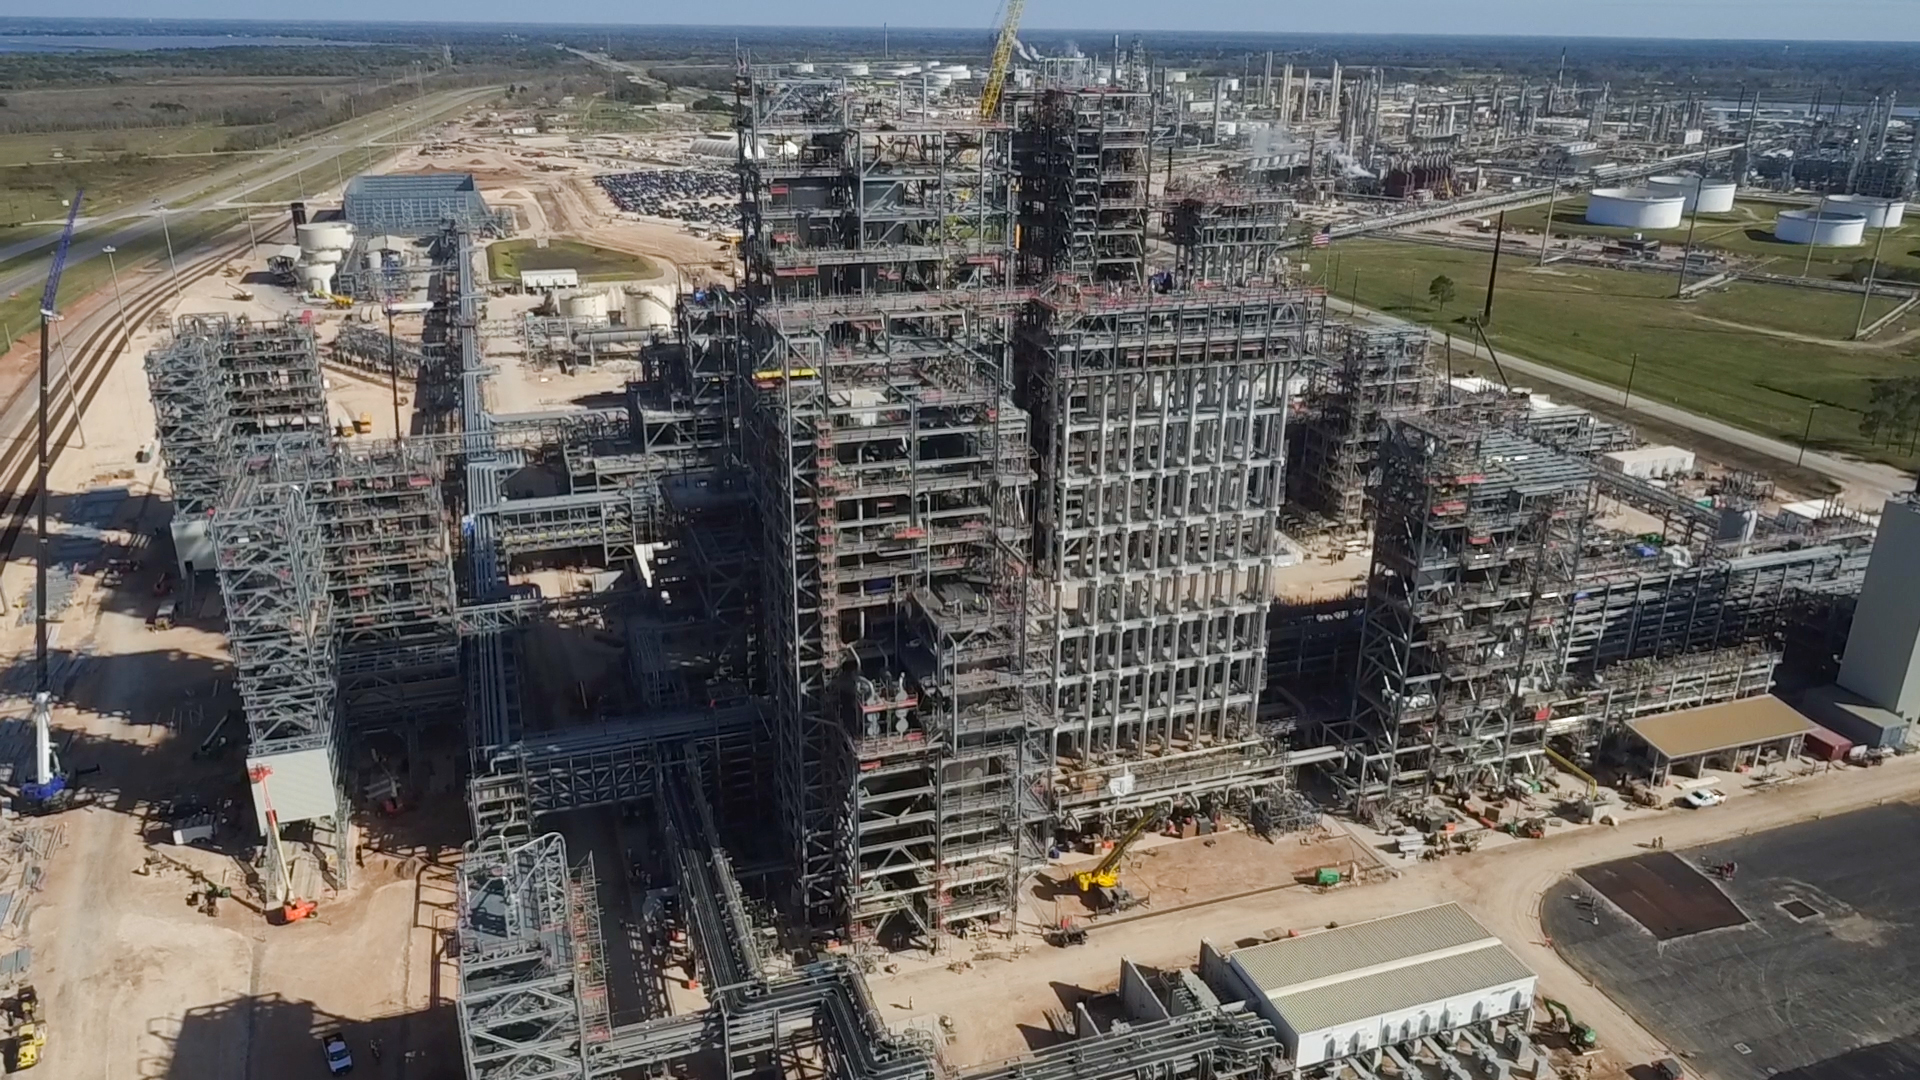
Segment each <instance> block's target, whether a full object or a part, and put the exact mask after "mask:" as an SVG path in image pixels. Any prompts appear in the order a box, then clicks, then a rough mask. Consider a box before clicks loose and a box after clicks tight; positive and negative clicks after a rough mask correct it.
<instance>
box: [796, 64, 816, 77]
mask: <svg viewBox="0 0 1920 1080" xmlns="http://www.w3.org/2000/svg"><path fill="white" fill-rule="evenodd" d="M793 73H794V74H795V75H811V74H813V65H812V64H810V63H808V62H807V61H805V60H802V61H800V62H799V63H797V64H795V65H793Z"/></svg>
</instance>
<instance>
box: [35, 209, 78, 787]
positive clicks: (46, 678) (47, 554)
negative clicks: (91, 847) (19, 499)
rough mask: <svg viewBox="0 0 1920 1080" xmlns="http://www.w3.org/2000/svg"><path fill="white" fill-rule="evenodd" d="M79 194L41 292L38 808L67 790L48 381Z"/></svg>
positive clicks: (37, 533)
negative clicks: (53, 608) (54, 616)
mask: <svg viewBox="0 0 1920 1080" xmlns="http://www.w3.org/2000/svg"><path fill="white" fill-rule="evenodd" d="M84 194H85V192H84V191H76V192H74V193H73V202H72V203H70V204H69V205H68V207H67V228H66V231H65V232H63V233H61V234H60V246H59V247H57V248H55V249H54V252H53V263H52V265H50V266H49V267H48V268H47V288H46V291H45V292H43V293H41V294H40V404H39V413H40V420H39V460H38V466H39V469H38V472H37V473H36V474H35V476H34V491H35V492H36V493H37V494H38V500H37V501H38V503H39V518H38V525H37V527H36V529H35V532H34V560H33V564H34V566H33V572H34V581H33V663H34V668H33V779H32V780H31V781H30V782H28V783H26V784H22V785H21V788H20V794H21V795H22V796H24V797H25V801H26V802H27V803H28V804H30V805H32V806H34V807H36V808H44V809H51V808H53V807H54V806H56V805H57V804H58V803H59V802H60V799H61V795H62V794H63V793H64V792H65V791H66V788H67V778H66V775H65V774H64V773H63V772H62V771H61V770H60V762H59V759H58V758H57V757H56V756H55V754H54V752H53V679H52V673H51V671H50V670H49V668H48V659H49V658H48V656H47V564H48V563H49V562H51V561H52V550H53V547H52V541H51V539H50V538H49V537H48V535H47V470H48V467H49V465H50V462H49V461H48V459H47V399H48V396H49V395H48V393H47V383H48V371H49V370H50V369H51V367H52V355H53V324H54V323H55V322H56V321H58V320H59V318H60V313H59V308H58V307H57V306H56V305H57V303H58V301H59V297H60V275H61V274H62V273H63V272H64V271H65V270H66V268H67V251H68V249H70V248H71V247H72V246H73V226H74V222H76V221H77V220H79V218H80V197H81V196H82V195H84Z"/></svg>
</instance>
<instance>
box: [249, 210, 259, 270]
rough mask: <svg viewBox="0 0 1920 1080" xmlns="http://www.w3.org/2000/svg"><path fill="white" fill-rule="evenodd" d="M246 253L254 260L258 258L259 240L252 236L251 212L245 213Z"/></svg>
mask: <svg viewBox="0 0 1920 1080" xmlns="http://www.w3.org/2000/svg"><path fill="white" fill-rule="evenodd" d="M247 251H248V253H249V254H251V255H252V256H253V257H254V258H256V259H257V258H259V257H260V240H259V238H258V237H256V236H254V235H253V211H252V210H248V211H247Z"/></svg>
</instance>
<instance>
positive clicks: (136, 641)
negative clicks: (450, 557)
mask: <svg viewBox="0 0 1920 1080" xmlns="http://www.w3.org/2000/svg"><path fill="white" fill-rule="evenodd" d="M226 292H227V288H226V285H225V283H224V281H223V280H222V279H213V280H211V281H209V282H206V283H204V284H202V285H201V286H197V287H195V288H193V289H191V290H189V298H188V300H187V302H186V303H187V306H188V308H189V309H190V310H196V311H198V310H210V309H213V308H215V307H218V306H220V304H221V303H222V301H221V299H220V298H221V296H222V295H223V294H225V293H226ZM83 329H85V325H84V321H81V325H79V326H76V327H75V328H74V329H73V330H70V333H75V334H76V335H77V334H78V333H79V332H80V331H81V330H83ZM151 340H152V335H151V334H150V333H143V334H142V335H140V337H139V338H138V339H136V341H135V343H134V346H133V348H132V349H131V350H129V351H128V352H127V353H126V354H123V356H122V359H121V361H120V363H118V364H117V365H116V366H115V368H114V370H113V372H112V373H111V374H110V375H109V376H108V381H107V383H106V384H105V385H103V387H102V389H101V392H100V393H99V394H98V395H97V396H96V397H95V399H94V402H93V405H92V408H91V410H90V411H89V414H88V416H87V420H86V424H85V428H84V430H85V437H84V440H83V439H81V438H80V437H76V438H75V439H74V440H73V441H72V442H71V443H70V444H69V445H68V446H67V447H66V448H65V449H64V450H63V452H62V455H61V457H60V458H59V460H58V461H57V463H56V465H55V468H54V470H53V476H52V489H53V491H54V492H55V496H54V499H53V503H52V505H53V509H54V513H55V516H56V517H59V516H62V514H61V511H62V510H63V509H64V508H67V507H70V506H73V505H75V504H76V497H77V496H79V495H82V494H85V493H92V494H91V496H90V498H91V499H98V500H104V501H105V503H106V504H107V505H111V506H113V507H115V508H116V509H115V510H114V512H113V513H112V515H111V518H110V520H108V521H107V522H106V524H105V526H104V528H103V529H102V535H103V538H104V539H105V540H106V541H107V542H108V544H110V545H111V544H124V543H126V542H127V541H129V540H130V539H131V538H132V537H134V536H135V535H137V534H138V533H140V532H142V531H145V530H150V529H152V528H153V527H155V526H158V525H160V524H162V523H164V522H165V520H166V519H167V516H168V510H167V506H166V499H167V493H166V487H165V484H164V481H163V479H162V477H161V475H160V469H159V465H158V464H157V462H148V463H139V462H137V461H136V460H135V451H136V450H137V449H138V448H139V447H141V446H143V445H145V444H148V443H151V442H152V440H153V438H154V434H153V416H152V411H151V409H150V408H149V407H148V405H147V394H146V387H145V378H144V375H143V374H142V371H141V365H140V357H141V356H143V355H144V353H145V350H146V348H147V346H148V344H149V343H150V342H151ZM336 381H337V377H336ZM375 412H376V416H377V415H378V410H375ZM388 415H389V417H390V416H391V411H390V409H389V410H388ZM388 426H389V427H390V426H391V420H390V419H389V421H388ZM69 528H70V526H69V525H67V524H66V523H61V524H57V525H56V529H59V530H62V531H66V530H68V529H69ZM25 543H26V544H28V545H31V543H32V538H31V534H30V532H29V534H28V536H27V537H26V538H25ZM161 562H162V560H158V559H151V558H150V559H149V560H148V565H147V567H146V568H145V569H144V570H142V571H141V572H139V573H137V574H135V575H133V576H132V577H130V578H129V579H128V580H126V582H125V583H124V584H122V585H121V586H119V587H117V588H112V589H108V588H104V587H103V586H102V584H101V582H100V578H99V576H98V574H97V572H96V573H85V574H82V575H81V577H80V578H79V580H78V582H77V585H76V590H75V593H74V599H73V602H72V605H71V606H70V607H69V608H68V609H67V611H66V612H65V613H64V615H63V617H62V620H61V622H60V623H59V624H58V626H57V627H56V630H57V639H56V641H55V650H56V654H55V655H56V657H62V656H63V655H64V657H65V659H63V660H62V661H61V662H62V663H63V664H65V667H64V668H63V669H62V670H64V671H65V672H66V674H65V675H64V676H62V677H61V678H60V679H59V680H58V681H57V682H56V690H58V691H59V702H58V704H57V707H56V710H55V723H56V725H57V727H58V729H59V731H60V732H61V733H62V736H63V738H69V739H70V740H71V745H70V748H69V751H68V754H67V765H68V767H69V768H75V769H89V768H95V767H97V769H98V772H96V773H93V774H91V775H89V776H87V777H86V778H85V780H84V781H83V782H84V784H85V785H86V787H85V789H84V792H83V794H84V796H85V798H86V800H87V801H86V803H85V805H83V806H80V807H77V808H75V809H71V810H69V811H67V812H65V813H63V814H61V815H60V816H59V817H58V818H56V819H53V820H55V821H57V822H59V823H60V825H61V826H62V832H63V835H64V840H65V844H64V847H63V848H61V849H60V850H59V851H57V852H56V853H55V855H54V857H53V859H52V862H51V865H50V867H49V870H48V873H47V876H46V878H45V879H44V882H43V884H42V887H41V890H40V892H39V894H38V895H37V896H36V897H33V898H32V900H31V902H32V904H33V916H32V919H31V922H30V925H29V927H28V932H27V935H26V941H27V943H28V944H30V945H31V946H32V947H33V950H34V956H33V963H32V967H31V970H30V971H29V972H28V974H27V980H28V981H30V982H32V983H33V984H34V985H35V986H36V987H37V988H38V990H39V992H40V995H41V998H42V1000H43V1001H44V1002H45V1010H46V1014H47V1016H48V1031H49V1040H48V1044H47V1046H46V1048H45V1051H44V1056H43V1057H42V1059H41V1064H40V1067H39V1073H40V1074H42V1075H45V1076H48V1077H51V1078H55V1080H58V1078H61V1077H76V1078H78V1077H152V1078H160V1077H169V1078H171V1077H182V1078H184V1077H195V1078H200V1077H206V1078H215V1077H219V1078H225V1077H236V1078H237V1077H242V1076H301V1075H324V1073H323V1072H321V1070H322V1069H324V1064H323V1063H322V1061H321V1059H320V1051H319V1047H318V1042H317V1036H318V1035H319V1034H320V1033H322V1032H325V1031H329V1030H334V1029H339V1030H342V1031H344V1032H345V1033H346V1035H347V1038H348V1040H349V1043H350V1044H351V1045H352V1047H353V1048H354V1051H355V1054H356V1057H357V1058H358V1060H359V1069H358V1073H359V1074H360V1075H371V1076H376V1077H378V1076H393V1077H397V1076H400V1075H402V1073H403V1072H405V1073H406V1075H409V1076H414V1077H419V1076H430V1075H441V1074H443V1073H445V1074H446V1075H453V1073H451V1072H446V1071H445V1069H443V1068H442V1066H443V1065H444V1064H445V1063H456V1064H454V1065H453V1066H451V1067H452V1068H457V1062H458V1060H459V1057H458V1055H459V1043H458V1037H457V1029H456V1026H455V1024H454V1022H453V1019H452V1011H451V1005H450V1002H451V994H452V988H453V985H454V983H453V978H452V974H451V969H450V968H449V967H448V966H447V962H446V960H445V958H444V957H443V956H442V955H441V943H442V941H443V940H444V938H443V935H442V931H443V930H444V929H446V928H447V927H449V926H450V925H451V920H452V914H451V899H452V893H451V888H450V875H451V871H452V863H451V860H452V859H453V858H455V857H457V847H453V846H449V844H448V842H447V841H446V840H445V839H444V838H443V837H444V835H446V834H448V833H449V832H450V834H451V835H453V836H454V837H455V842H457V826H458V822H459V820H460V819H459V815H458V804H457V800H452V799H449V800H448V801H449V803H450V805H451V806H452V809H453V811H454V813H453V815H452V818H451V820H452V822H453V824H454V826H455V829H454V830H451V831H448V830H441V832H438V833H436V834H435V835H434V836H433V837H431V838H429V839H427V840H424V841H416V840H414V839H413V838H411V837H410V836H409V835H407V834H408V832H409V831H411V830H413V829H414V828H415V827H416V826H419V827H424V826H426V825H427V824H429V818H428V817H427V816H426V815H425V812H420V813H421V815H422V816H420V817H419V818H417V819H414V820H411V821H409V820H408V819H402V820H401V821H400V822H396V823H391V824H383V825H381V827H380V828H379V830H378V833H377V834H376V835H374V836H372V837H371V838H370V840H369V843H368V845H367V846H365V847H363V850H362V853H361V858H362V859H363V860H364V863H363V865H362V867H361V868H360V869H359V870H358V872H357V877H356V880H355V881H354V882H353V884H352V885H351V887H349V888H347V889H344V890H339V891H331V890H330V891H327V892H324V893H321V894H318V895H316V897H315V899H317V900H318V901H319V903H320V912H319V915H318V916H317V917H316V918H315V919H313V920H310V921H307V922H304V923H300V924H296V925H294V926H288V927H276V926H269V925H268V924H267V922H266V920H265V918H264V917H263V916H262V914H261V913H260V911H259V910H258V908H257V898H256V897H255V895H254V893H253V891H252V889H250V888H249V887H248V869H247V864H246V861H245V854H246V852H245V850H244V845H245V844H246V843H247V841H246V840H244V839H242V837H243V836H244V834H245V832H246V831H248V830H244V829H233V830H229V831H228V833H227V834H226V835H225V836H224V837H223V838H222V846H221V847H220V848H219V849H217V850H201V849H197V848H176V847H174V846H172V845H171V844H166V843H157V842H155V841H154V839H152V838H150V836H149V833H150V832H151V831H152V830H153V829H154V824H153V823H152V822H151V820H150V815H152V814H153V813H154V811H155V810H156V809H157V808H158V807H159V806H160V804H162V803H165V802H167V801H168V800H172V799H176V798H179V797H182V796H185V795H189V794H191V795H193V796H195V797H198V798H207V797H209V796H211V795H214V794H216V793H220V792H225V793H227V794H229V795H231V796H232V797H234V798H236V799H237V800H240V803H239V805H242V806H244V805H245V802H244V800H245V798H246V794H245V778H244V774H243V771H242V767H241V762H240V760H239V759H238V758H236V757H232V756H229V757H227V758H226V759H225V760H221V761H211V762H210V761H199V760H195V759H194V757H193V750H194V748H195V747H196V746H197V745H198V744H199V743H200V741H201V739H202V738H204V737H205V736H206V735H207V734H208V733H209V731H210V730H211V729H212V727H213V725H214V723H215V722H216V721H217V719H218V718H219V717H220V716H222V715H223V713H224V711H225V709H226V708H227V707H228V706H229V705H230V704H231V701H232V699H231V691H230V689H229V687H230V679H229V677H228V675H227V661H226V656H225V647H224V642H223V638H222V636H221V634H220V630H219V622H218V619H217V618H213V619H205V618H203V617H201V616H200V614H199V612H200V611H201V610H202V608H201V605H199V604H194V605H191V606H186V607H183V609H182V610H183V612H184V614H183V615H182V618H181V622H180V624H179V625H176V626H175V627H174V628H173V629H170V630H164V631H153V630H149V629H148V628H147V626H146V619H147V618H148V616H149V615H150V614H151V613H152V611H153V609H154V608H155V607H156V606H157V605H158V604H159V603H160V600H161V598H160V597H159V596H158V595H156V593H155V589H154V586H155V584H156V582H157V580H158V578H159V577H160V575H161V573H162V572H163V571H164V570H165V567H164V566H162V565H161ZM93 569H94V570H95V571H97V570H98V567H94V568H93ZM32 574H33V570H32V566H31V563H30V562H29V561H27V560H25V559H20V560H16V561H12V562H10V563H9V564H8V566H7V568H6V570H5V572H4V575H0V593H4V595H5V596H7V597H8V598H9V600H13V599H15V598H18V597H21V596H23V595H25V594H26V592H27V589H28V587H29V583H30V581H31V578H32ZM177 595H178V594H176V596H177ZM32 640H33V631H32V627H31V625H27V626H21V625H19V624H18V622H17V620H16V619H14V618H7V619H5V620H4V621H0V653H6V654H9V655H11V656H13V657H15V658H16V662H21V661H24V660H25V659H26V658H29V657H30V656H31V651H32ZM8 685H10V686H13V685H17V681H10V682H9V684H8ZM5 708H6V711H7V713H8V714H9V715H15V716H18V715H23V714H24V713H25V711H26V705H25V702H24V701H23V700H22V699H20V698H19V697H18V696H15V697H14V698H12V699H10V700H9V701H8V702H7V704H6V706H5ZM436 815H437V816H434V817H433V818H432V822H431V823H432V824H434V825H435V826H444V824H445V823H446V821H447V820H448V818H447V815H446V813H445V808H440V809H439V810H438V811H436ZM156 857H158V858H156ZM196 875H198V877H196ZM201 880H204V881H209V882H212V883H215V884H218V885H224V886H227V887H229V888H231V889H232V890H233V898H232V899H231V900H227V901H223V902H221V903H220V904H219V906H218V910H217V914H215V915H213V916H208V915H206V914H203V913H202V912H201V911H199V910H198V909H197V908H195V907H193V906H189V904H188V903H187V896H188V893H189V892H190V891H196V890H197V888H198V884H197V882H199V881H201ZM376 1041H378V1042H379V1043H380V1044H381V1045H382V1046H383V1048H384V1050H383V1054H382V1058H381V1060H379V1061H374V1060H372V1058H371V1053H370V1051H371V1047H372V1045H373V1043H374V1042H376ZM410 1053H411V1054H412V1055H413V1056H414V1058H415V1061H416V1062H419V1063H424V1062H425V1061H428V1060H432V1061H435V1062H436V1065H435V1067H434V1068H433V1069H425V1068H421V1067H418V1066H416V1067H415V1068H412V1069H407V1068H406V1063H407V1060H408V1057H409V1054H410Z"/></svg>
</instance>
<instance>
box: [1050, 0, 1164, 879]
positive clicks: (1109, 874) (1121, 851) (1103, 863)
mask: <svg viewBox="0 0 1920 1080" xmlns="http://www.w3.org/2000/svg"><path fill="white" fill-rule="evenodd" d="M1016 2H1017V0H1016ZM1158 824H1160V813H1159V812H1158V811H1155V812H1154V813H1151V814H1143V815H1141V818H1140V820H1139V821H1136V822H1134V823H1133V828H1131V829H1128V830H1127V835H1125V836H1123V837H1121V838H1120V842H1119V843H1117V844H1115V845H1113V850H1112V851H1109V852H1107V857H1106V858H1104V859H1101V860H1100V862H1099V863H1098V864H1097V865H1095V866H1094V868H1093V869H1091V870H1082V871H1080V872H1079V873H1077V874H1075V875H1073V880H1074V884H1076V885H1078V886H1080V891H1081V892H1086V891H1087V890H1088V889H1091V888H1093V887H1094V886H1095V885H1098V886H1100V887H1101V888H1103V889H1111V888H1113V887H1114V886H1115V885H1118V884H1120V859H1121V857H1122V856H1124V855H1125V854H1126V853H1127V849H1128V848H1130V847H1132V846H1133V842H1134V841H1135V840H1138V839H1140V836H1141V834H1142V833H1144V832H1146V831H1147V830H1148V829H1151V828H1153V827H1154V826H1155V825H1158Z"/></svg>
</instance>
